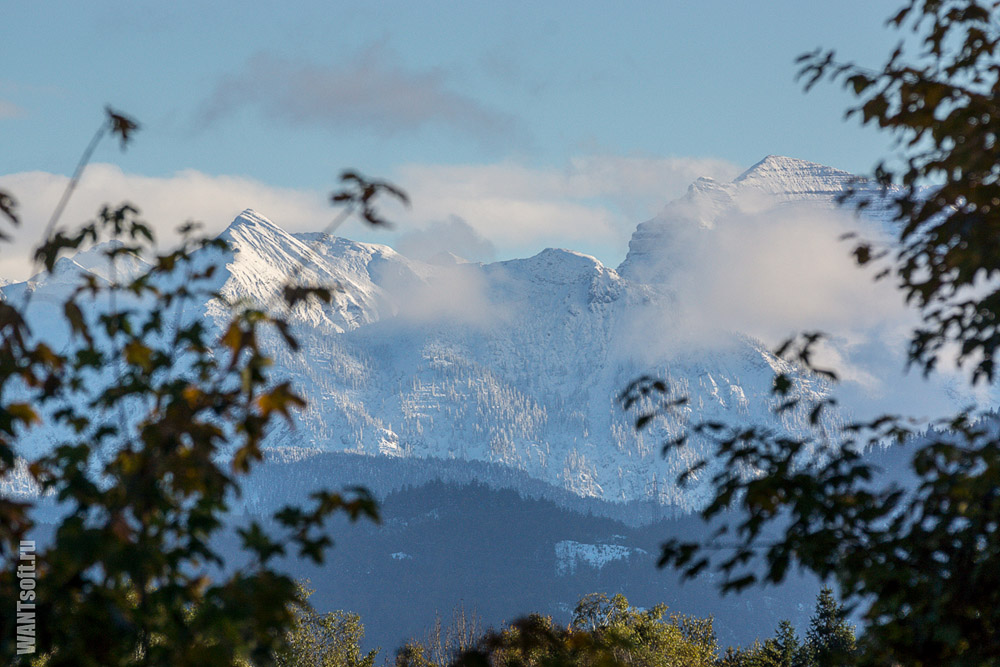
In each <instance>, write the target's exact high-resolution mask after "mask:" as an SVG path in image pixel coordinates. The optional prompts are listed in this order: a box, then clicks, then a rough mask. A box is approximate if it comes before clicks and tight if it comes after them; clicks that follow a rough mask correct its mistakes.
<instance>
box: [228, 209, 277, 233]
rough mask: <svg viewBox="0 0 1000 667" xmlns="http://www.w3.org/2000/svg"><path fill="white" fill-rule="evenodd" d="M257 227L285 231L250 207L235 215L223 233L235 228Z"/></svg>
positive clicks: (260, 229) (272, 230)
mask: <svg viewBox="0 0 1000 667" xmlns="http://www.w3.org/2000/svg"><path fill="white" fill-rule="evenodd" d="M253 228H257V229H258V230H259V231H264V230H267V231H271V232H275V231H277V232H281V233H285V230H283V229H282V228H281V227H279V226H278V225H276V224H274V223H273V222H271V221H270V220H269V219H267V218H266V217H264V216H263V215H261V214H260V213H258V212H257V211H255V210H254V209H252V208H248V209H245V210H244V211H243V212H242V213H240V214H239V215H238V216H236V218H235V219H233V221H232V222H231V223H229V226H228V227H227V228H226V230H225V232H223V234H226V232H231V231H235V230H237V229H253Z"/></svg>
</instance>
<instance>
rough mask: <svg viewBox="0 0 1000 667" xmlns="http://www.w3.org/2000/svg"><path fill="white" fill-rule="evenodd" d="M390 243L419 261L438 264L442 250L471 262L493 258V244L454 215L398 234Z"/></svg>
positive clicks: (494, 249)
mask: <svg viewBox="0 0 1000 667" xmlns="http://www.w3.org/2000/svg"><path fill="white" fill-rule="evenodd" d="M393 246H394V247H395V248H396V250H397V251H398V252H400V253H401V254H403V255H405V256H407V257H409V258H410V259H417V260H420V261H424V262H426V261H431V262H437V263H440V259H441V255H442V253H452V254H453V255H456V256H457V257H460V258H462V259H466V260H469V261H470V262H489V261H491V260H492V259H493V258H494V257H496V252H497V251H496V248H495V247H494V245H493V243H492V242H491V241H490V240H489V239H486V238H483V236H482V235H481V234H480V233H479V232H477V231H476V230H475V229H473V228H472V227H471V226H470V225H469V223H467V222H466V221H465V220H462V219H461V218H459V217H457V216H451V217H450V218H448V219H447V220H444V221H440V220H439V221H435V222H431V223H430V224H428V225H427V226H426V227H422V228H419V229H413V230H408V231H406V232H404V233H403V234H401V235H400V236H399V237H398V238H397V239H396V241H395V242H394V243H393Z"/></svg>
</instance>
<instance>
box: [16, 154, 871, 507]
mask: <svg viewBox="0 0 1000 667" xmlns="http://www.w3.org/2000/svg"><path fill="white" fill-rule="evenodd" d="M852 179H853V177H852V176H851V175H850V174H847V173H845V172H841V171H837V170H835V169H830V168H828V167H822V166H820V165H815V164H812V163H808V162H803V161H799V160H792V159H789V158H779V157H774V156H770V157H768V158H765V160H763V161H761V162H760V163H758V164H757V165H755V166H754V167H752V168H751V169H750V170H748V171H747V172H745V173H744V174H742V175H741V176H740V177H738V178H737V179H736V180H734V181H733V182H732V183H718V182H715V181H712V180H710V179H699V180H698V181H697V182H696V183H695V184H693V185H692V186H691V188H690V189H689V191H688V193H687V194H686V195H685V196H684V197H683V198H681V199H680V200H678V201H675V202H672V203H671V204H669V205H668V206H667V207H666V208H665V209H664V211H663V212H662V213H661V214H660V215H659V216H657V218H655V219H653V220H650V221H648V222H645V223H642V224H640V225H639V226H638V228H637V229H636V231H635V234H634V235H633V237H632V241H631V243H630V246H629V254H628V257H627V258H626V260H625V262H624V263H623V264H622V265H621V267H619V269H618V270H615V269H612V268H609V267H606V266H603V265H602V264H601V263H600V262H599V261H597V260H596V259H594V258H593V257H589V256H587V255H582V254H580V253H576V252H572V251H569V250H557V249H548V250H545V251H543V252H541V253H539V254H537V255H535V256H534V257H530V258H526V259H517V260H511V261H505V262H497V263H492V264H485V265H484V264H474V263H460V262H457V261H452V262H436V263H434V264H426V263H421V262H416V261H412V260H409V259H407V258H406V257H403V256H402V255H400V254H399V253H397V252H395V251H393V250H392V249H391V248H389V247H386V246H381V245H375V244H366V243H357V242H354V241H349V240H347V239H342V238H336V237H332V236H327V235H322V234H289V233H288V232H286V231H284V230H283V229H282V228H281V227H280V226H279V225H278V224H276V223H274V222H272V221H270V220H268V219H267V218H265V217H264V216H263V215H261V214H259V213H257V212H254V211H251V210H248V211H245V212H244V213H242V214H241V215H240V216H239V217H237V218H236V219H235V220H234V221H233V223H232V224H231V225H230V226H229V227H228V228H227V229H226V230H225V231H224V232H223V234H222V238H224V239H225V240H227V241H228V242H229V244H230V246H231V250H230V251H229V252H227V253H220V252H218V251H214V250H213V251H205V256H204V257H203V258H201V260H199V261H200V262H202V263H206V264H207V263H217V264H219V265H220V266H221V267H222V268H223V270H220V271H219V272H218V273H217V274H216V277H215V280H217V281H218V282H217V285H216V286H217V287H218V288H219V289H220V291H221V292H222V294H224V295H225V296H226V297H227V298H228V299H231V300H239V299H245V300H249V301H252V302H255V303H260V304H265V305H267V306H268V307H272V308H281V307H282V306H281V305H280V299H279V298H278V297H277V294H278V290H279V288H280V286H281V285H282V284H283V281H284V280H285V279H286V278H287V277H288V276H289V275H297V276H298V280H299V281H300V282H301V283H305V284H316V285H328V286H329V285H333V286H336V287H337V290H336V295H335V299H334V302H333V303H332V304H319V303H310V304H302V305H300V306H298V307H297V309H296V311H295V312H294V313H293V314H292V320H293V322H294V323H295V326H296V332H297V334H298V335H299V336H300V338H301V342H302V343H303V346H302V351H301V352H300V353H298V354H296V355H290V354H288V353H287V352H283V351H278V352H276V354H277V367H276V370H275V376H276V377H280V378H284V377H288V378H291V379H292V380H293V381H294V382H295V384H296V386H297V387H298V388H299V390H300V391H302V392H303V393H304V394H305V397H306V399H307V400H308V408H307V409H306V410H304V411H303V412H302V413H301V414H300V415H299V416H298V418H297V419H296V422H295V424H294V425H293V426H292V427H288V426H285V425H281V426H279V427H277V429H276V430H275V431H274V432H273V433H272V434H271V436H270V439H269V444H270V446H271V447H273V448H281V451H282V452H284V455H286V456H287V455H288V452H294V451H301V452H302V453H303V455H306V454H307V453H309V452H317V451H319V452H327V451H328V452H355V453H359V454H366V455H372V456H391V457H417V458H426V459H435V458H437V459H458V460H472V461H484V462H493V463H501V464H503V465H506V466H510V467H512V468H516V469H518V470H521V471H524V472H525V473H527V474H528V475H529V476H530V477H532V478H534V479H538V480H541V481H544V482H547V483H549V484H551V485H554V486H556V487H560V488H562V489H567V490H570V491H572V492H573V493H575V494H577V495H579V496H584V497H594V498H601V499H605V500H611V501H630V500H642V499H649V500H654V501H656V502H659V503H662V504H666V505H679V506H688V507H689V506H692V505H697V504H698V503H699V502H700V497H699V491H698V489H697V488H696V489H688V490H681V489H678V488H677V486H676V484H675V483H674V479H675V478H676V475H677V473H678V472H679V471H680V470H681V469H682V467H683V465H684V463H685V462H686V461H687V460H689V459H690V458H691V457H693V456H695V455H696V454H697V453H698V452H699V450H700V448H701V447H703V446H704V445H703V443H699V442H698V441H694V442H693V443H692V445H691V446H690V448H689V449H688V451H686V452H683V453H675V454H674V455H673V456H672V457H671V458H669V459H666V460H664V459H663V458H662V457H661V456H660V448H661V443H662V441H663V439H664V438H666V437H668V436H670V435H674V434H677V433H679V432H680V430H681V429H682V427H683V425H684V424H685V423H686V422H688V421H690V420H692V419H698V418H713V419H719V420H723V421H729V422H742V423H747V422H752V423H759V424H764V425H771V426H775V427H778V428H781V429H785V430H787V431H790V432H801V431H802V430H803V429H805V428H806V424H805V420H804V418H803V415H798V414H794V413H789V414H785V415H784V416H783V417H782V418H781V419H780V421H778V420H777V419H776V418H775V417H774V416H773V414H772V407H773V401H772V398H771V396H770V388H771V379H772V377H773V374H774V372H775V370H777V369H781V370H790V371H792V372H795V371H794V369H791V368H790V367H788V366H787V365H785V364H784V363H783V362H781V361H779V360H777V359H775V358H774V357H773V356H772V355H771V354H770V353H769V352H768V351H767V349H766V347H765V346H764V345H763V344H761V343H760V342H758V341H756V340H754V339H753V338H752V337H749V336H747V335H744V334H740V333H724V334H723V335H721V336H720V337H718V338H716V339H715V340H713V341H712V343H711V344H707V343H706V344H705V345H699V344H698V343H697V342H692V341H690V340H685V341H683V342H681V341H677V342H676V344H675V343H673V342H672V339H671V333H670V330H669V326H668V327H667V328H666V329H663V328H660V327H659V326H658V325H656V326H654V324H653V323H660V322H663V321H669V319H670V315H671V313H672V312H673V311H672V308H673V303H674V302H673V298H674V297H673V296H672V294H671V293H670V290H667V289H663V288H662V282H663V280H664V279H665V278H664V276H667V275H669V273H670V270H671V267H672V266H673V267H676V266H677V265H679V264H680V263H682V262H683V261H685V258H684V257H683V256H673V255H672V253H677V250H676V248H675V247H674V244H672V241H671V239H672V238H673V237H674V236H675V235H676V234H677V233H679V231H678V230H681V232H683V233H687V231H690V230H691V229H695V230H697V231H698V233H702V232H705V233H708V232H710V231H711V229H712V228H713V226H714V222H715V220H716V219H717V218H718V217H719V216H720V215H722V214H723V213H724V212H726V211H729V210H731V209H733V207H740V206H743V207H746V206H754V207H757V208H760V207H766V206H782V205H786V204H788V203H790V202H791V203H795V204H796V205H807V206H817V207H826V208H829V207H832V206H834V205H835V204H834V197H835V196H836V194H837V193H838V192H840V191H841V189H842V188H844V187H845V186H846V185H847V184H849V183H851V182H852ZM685 230H686V231H685ZM64 262H67V265H66V266H65V267H61V268H60V270H59V271H57V272H56V273H55V274H54V275H52V276H39V277H36V278H34V279H32V280H31V281H28V283H21V284H16V285H9V286H6V287H3V288H2V292H3V295H4V298H8V299H16V298H19V295H20V294H22V293H23V292H24V291H25V290H27V289H32V290H36V291H38V292H40V294H39V296H38V297H36V300H35V301H36V302H37V303H46V304H50V305H49V307H48V309H47V311H48V313H51V312H53V311H52V310H51V304H53V303H58V302H59V300H60V296H61V295H64V294H65V290H66V289H67V286H68V285H69V284H70V278H71V277H72V275H74V272H78V271H87V270H92V271H94V272H95V273H98V272H99V271H98V268H95V263H94V261H93V251H91V254H90V255H80V256H77V258H76V259H75V261H72V262H71V261H70V260H64ZM100 273H101V275H106V273H105V272H103V270H102V271H101V272H100ZM224 315H225V312H224V310H223V308H222V306H221V304H219V303H214V302H213V303H206V304H203V307H202V308H201V309H200V310H198V311H197V312H196V313H193V314H192V316H198V317H207V318H208V319H209V320H212V321H214V322H216V323H218V322H219V321H220V320H221V318H222V317H223V316H224ZM33 316H34V317H36V318H38V319H39V321H41V320H43V319H46V318H47V317H49V316H48V315H46V314H45V312H43V311H42V310H38V309H36V312H34V313H33ZM644 373H650V374H654V375H660V376H662V377H665V378H666V379H667V380H668V382H669V383H670V386H671V387H672V388H673V389H674V390H675V391H676V392H677V393H678V394H682V395H686V396H688V397H689V399H690V402H689V404H688V405H687V406H686V407H685V408H684V409H683V410H680V411H678V412H677V413H676V414H674V415H672V416H670V417H669V418H668V419H667V420H665V421H664V422H663V423H662V424H659V425H658V426H657V427H655V428H654V429H652V430H651V431H648V432H643V433H641V434H639V433H636V432H635V430H634V429H633V428H632V426H631V423H632V419H633V417H632V416H631V415H625V414H623V413H622V412H621V410H620V409H619V407H618V404H617V400H616V396H617V394H618V392H619V391H620V390H621V389H622V388H623V387H624V386H625V385H626V384H627V383H628V382H629V381H630V380H632V379H634V378H635V377H636V376H638V375H641V374H644ZM803 379H804V385H803V386H804V389H803V391H804V392H805V393H806V394H809V395H812V396H821V395H825V394H826V393H827V392H828V391H829V387H828V386H827V385H826V384H825V383H824V382H823V381H821V380H820V379H818V378H815V377H810V378H803ZM832 419H834V421H836V418H832ZM832 425H833V422H831V423H828V424H826V426H827V427H829V426H832ZM43 441H44V438H42V439H41V440H38V439H36V440H35V441H34V442H35V447H36V448H37V447H41V446H42V445H41V444H38V443H40V442H43Z"/></svg>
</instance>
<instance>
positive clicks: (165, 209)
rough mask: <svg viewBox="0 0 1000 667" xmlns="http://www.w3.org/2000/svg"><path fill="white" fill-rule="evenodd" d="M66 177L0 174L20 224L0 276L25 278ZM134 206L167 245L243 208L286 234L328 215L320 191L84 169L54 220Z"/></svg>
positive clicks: (0, 262)
mask: <svg viewBox="0 0 1000 667" xmlns="http://www.w3.org/2000/svg"><path fill="white" fill-rule="evenodd" d="M68 181H69V179H68V178H67V177H66V176H62V175H57V174H50V173H45V172H23V173H18V174H11V175H7V176H0V187H2V188H4V189H5V190H7V191H9V192H10V193H11V194H12V195H13V196H14V197H15V198H16V199H17V202H18V209H19V211H20V216H21V219H22V225H21V228H20V229H19V230H16V235H15V242H14V243H13V244H11V245H7V246H6V247H4V248H3V251H2V254H0V276H3V277H5V278H25V277H27V276H28V275H29V274H30V272H31V268H32V267H31V263H30V261H29V260H28V258H29V255H30V253H31V249H32V248H33V247H34V246H35V245H36V244H37V243H39V242H40V241H41V234H42V232H43V230H44V228H45V225H46V223H47V222H48V219H49V216H50V215H51V214H52V211H53V210H54V209H55V206H56V203H57V202H58V201H59V197H60V196H61V195H62V193H63V190H64V189H65V188H66V184H67V182H68ZM125 201H128V202H132V203H134V204H135V205H136V206H137V207H138V208H139V209H140V210H141V212H142V217H143V219H145V220H146V221H147V222H148V223H149V224H150V225H151V226H152V227H153V228H154V229H155V230H156V232H157V236H158V238H159V239H160V240H161V241H162V242H163V244H164V245H166V246H168V247H169V245H170V243H171V242H172V241H173V240H174V239H175V238H176V237H175V234H174V231H175V230H176V228H177V227H178V226H180V225H181V224H183V223H185V222H187V221H189V220H196V221H199V222H203V223H205V230H206V231H207V232H211V233H214V232H220V231H222V230H223V229H224V228H225V227H226V225H228V224H229V223H230V222H231V221H232V220H233V218H235V217H236V216H237V215H238V214H239V213H240V211H242V210H243V209H246V208H255V209H257V210H259V211H261V212H263V213H264V214H265V215H267V216H268V217H271V218H273V219H274V220H275V221H278V222H279V223H280V224H281V225H282V226H284V227H286V228H287V229H289V230H291V231H302V230H317V229H322V228H324V227H325V226H326V225H327V224H328V223H329V222H330V221H331V219H332V218H333V217H334V215H335V211H334V210H333V209H331V207H330V206H329V203H328V202H327V199H326V195H325V193H321V192H312V191H308V190H294V189H289V188H275V187H271V186H268V185H265V184H263V183H260V182H258V181H254V180H251V179H246V178H240V177H234V176H209V175H206V174H202V173H200V172H197V171H193V170H187V171H182V172H178V173H177V174H174V175H173V176H169V177H165V178H154V177H147V176H137V175H134V174H126V173H123V172H122V171H121V170H120V169H119V168H118V167H115V166H112V165H107V164H93V165H90V166H88V167H87V170H86V171H85V172H84V175H83V178H82V179H81V181H80V184H79V186H78V188H77V189H76V191H75V192H74V194H73V196H72V198H71V200H70V203H69V205H68V206H67V208H66V211H65V212H64V213H63V216H62V218H61V220H60V225H61V226H63V227H73V226H76V225H79V224H80V223H83V222H85V221H87V220H90V219H92V218H93V217H94V216H95V215H96V214H97V212H98V211H99V210H100V208H101V207H102V206H103V205H105V204H110V205H117V204H120V203H123V202H125Z"/></svg>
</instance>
